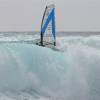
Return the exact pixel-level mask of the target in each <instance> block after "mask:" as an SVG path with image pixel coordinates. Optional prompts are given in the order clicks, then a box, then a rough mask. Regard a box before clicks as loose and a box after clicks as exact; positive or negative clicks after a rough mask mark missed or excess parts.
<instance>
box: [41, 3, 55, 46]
mask: <svg viewBox="0 0 100 100" xmlns="http://www.w3.org/2000/svg"><path fill="white" fill-rule="evenodd" d="M40 35H41V37H40V38H41V40H40V45H41V46H43V45H49V44H52V45H54V46H55V45H56V33H55V5H49V6H46V8H45V11H44V14H43V18H42V23H41V34H40Z"/></svg>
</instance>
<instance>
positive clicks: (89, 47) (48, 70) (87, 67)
mask: <svg viewBox="0 0 100 100" xmlns="http://www.w3.org/2000/svg"><path fill="white" fill-rule="evenodd" d="M57 41H58V42H57V43H58V44H57V47H59V49H60V50H62V51H63V52H56V51H53V50H51V49H49V48H45V47H39V46H36V45H33V44H27V43H0V100H99V98H100V77H99V76H100V37H99V36H90V37H81V36H77V37H73V36H69V37H64V38H58V39H57Z"/></svg>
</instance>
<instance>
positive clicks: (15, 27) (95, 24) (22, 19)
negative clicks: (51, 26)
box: [0, 0, 100, 31]
mask: <svg viewBox="0 0 100 100" xmlns="http://www.w3.org/2000/svg"><path fill="white" fill-rule="evenodd" d="M49 4H55V6H56V12H55V13H56V30H57V31H100V0H0V31H40V26H41V20H42V16H43V12H44V9H45V6H46V5H49Z"/></svg>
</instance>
